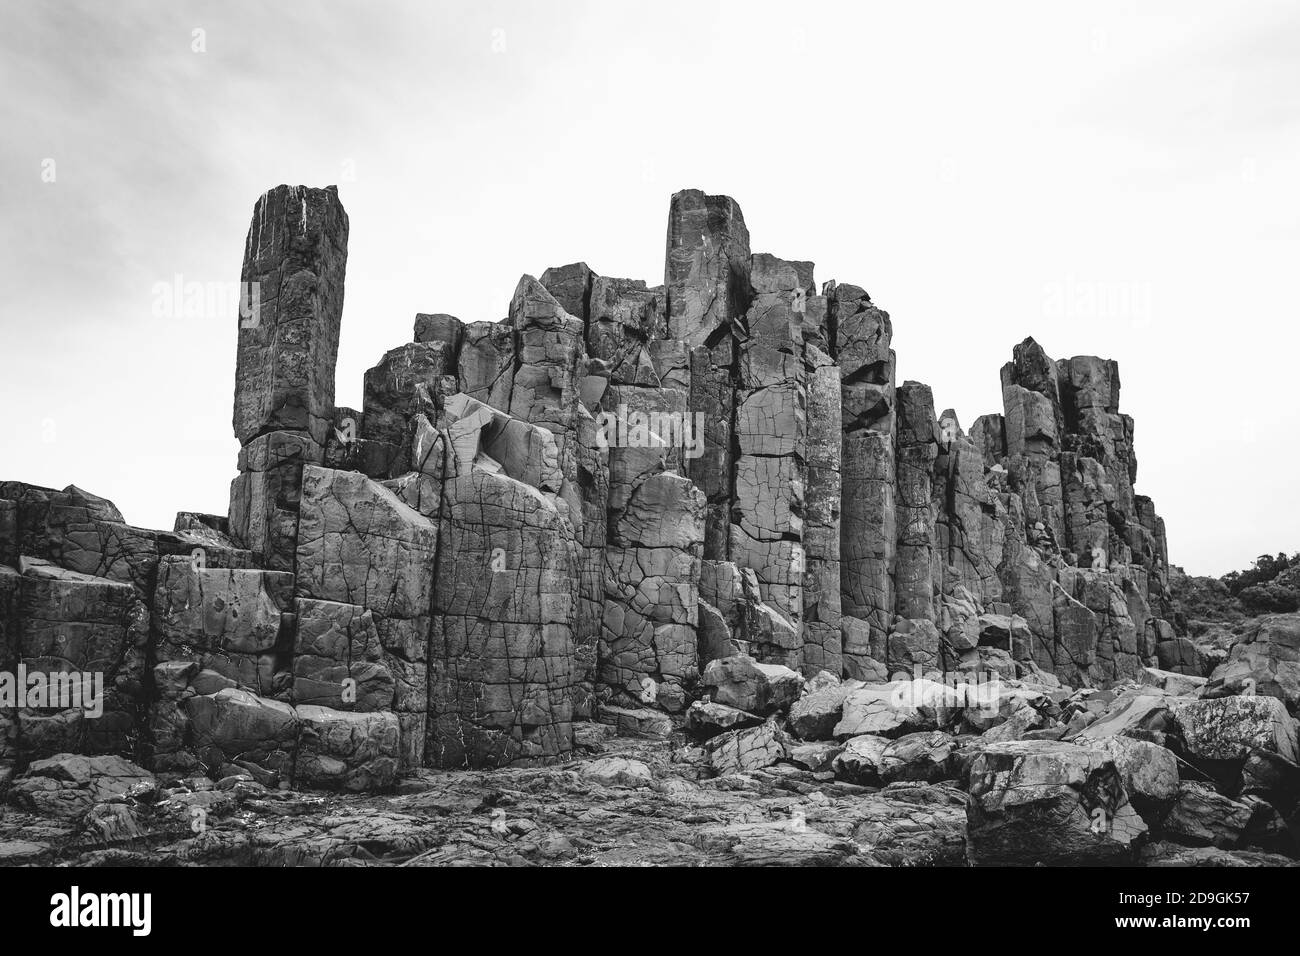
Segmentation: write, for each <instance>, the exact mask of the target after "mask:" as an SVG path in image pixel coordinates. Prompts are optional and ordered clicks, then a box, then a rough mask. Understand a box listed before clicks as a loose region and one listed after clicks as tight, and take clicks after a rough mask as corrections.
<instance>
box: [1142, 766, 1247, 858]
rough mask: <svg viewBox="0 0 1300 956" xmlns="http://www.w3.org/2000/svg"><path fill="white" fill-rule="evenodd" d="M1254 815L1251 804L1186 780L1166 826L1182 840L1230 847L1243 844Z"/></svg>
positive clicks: (1182, 841) (1204, 844)
mask: <svg viewBox="0 0 1300 956" xmlns="http://www.w3.org/2000/svg"><path fill="white" fill-rule="evenodd" d="M1253 815H1254V810H1253V808H1252V807H1250V806H1249V805H1248V804H1245V803H1239V802H1237V801H1236V800H1230V799H1228V798H1227V797H1225V796H1223V794H1221V793H1218V792H1217V791H1216V790H1215V789H1214V788H1213V787H1211V786H1209V785H1208V784H1205V783H1201V782H1199V781H1195V780H1184V781H1183V782H1182V783H1181V784H1179V786H1178V796H1177V799H1176V800H1175V801H1174V805H1173V808H1172V809H1171V810H1170V811H1169V815H1168V816H1166V817H1165V821H1164V827H1163V829H1164V833H1165V835H1166V836H1168V837H1170V838H1171V839H1173V840H1176V841H1178V842H1179V843H1186V844H1187V845H1189V846H1216V847H1219V848H1220V849H1223V850H1229V849H1232V848H1233V847H1236V846H1240V845H1241V841H1242V838H1243V837H1244V836H1245V833H1246V828H1247V827H1249V826H1250V820H1251V817H1252V816H1253Z"/></svg>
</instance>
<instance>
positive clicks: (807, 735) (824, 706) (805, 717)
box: [787, 684, 848, 740]
mask: <svg viewBox="0 0 1300 956" xmlns="http://www.w3.org/2000/svg"><path fill="white" fill-rule="evenodd" d="M847 694H848V688H846V687H844V686H842V685H838V684H837V685H833V686H829V687H823V688H821V689H820V690H816V691H813V692H812V693H810V694H805V695H804V696H803V697H801V698H799V699H798V700H797V701H795V703H794V705H793V706H791V708H790V713H789V715H788V718H787V719H788V721H789V726H790V731H791V732H792V733H793V734H794V735H795V736H796V737H798V738H799V739H800V740H830V739H831V738H832V737H833V736H834V732H835V725H836V724H838V723H839V722H840V717H841V715H842V714H843V711H844V698H845V696H846V695H847Z"/></svg>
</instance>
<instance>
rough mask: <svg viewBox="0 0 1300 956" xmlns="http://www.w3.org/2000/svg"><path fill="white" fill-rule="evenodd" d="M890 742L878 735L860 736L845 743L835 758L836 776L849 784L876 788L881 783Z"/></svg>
mask: <svg viewBox="0 0 1300 956" xmlns="http://www.w3.org/2000/svg"><path fill="white" fill-rule="evenodd" d="M888 746H889V740H888V739H886V738H884V737H881V736H879V735H877V734H860V735H859V736H857V737H851V738H850V739H849V740H847V741H845V743H844V749H843V750H842V751H841V752H840V754H839V756H837V757H836V758H835V761H834V763H833V765H832V766H833V769H834V770H835V776H836V777H837V778H838V779H840V780H846V781H848V782H849V783H858V784H863V785H866V786H875V785H878V784H879V783H880V767H881V761H882V760H883V759H884V755H885V748H886V747H888Z"/></svg>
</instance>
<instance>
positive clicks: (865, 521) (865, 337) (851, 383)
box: [826, 282, 897, 677]
mask: <svg viewBox="0 0 1300 956" xmlns="http://www.w3.org/2000/svg"><path fill="white" fill-rule="evenodd" d="M826 295H827V299H828V301H829V307H830V327H831V328H832V329H833V330H834V336H835V350H836V351H835V358H836V359H837V361H838V362H839V365H840V379H841V386H840V396H841V424H842V427H843V446H842V461H841V481H842V483H843V502H842V506H841V511H840V562H841V563H840V581H841V600H842V610H843V614H844V618H845V620H844V621H843V632H844V668H845V672H846V673H847V674H849V675H850V676H855V677H856V676H863V675H864V674H866V673H870V672H872V670H873V664H872V661H873V660H874V661H877V662H883V661H884V659H885V641H886V638H887V636H888V634H889V628H890V623H891V621H892V618H893V611H894V580H893V575H894V562H895V555H896V548H897V533H896V530H895V528H896V525H895V470H894V432H895V411H894V352H893V350H892V349H891V348H890V347H889V345H890V340H891V339H892V337H893V326H892V325H891V323H890V321H889V314H888V313H887V312H885V311H883V310H881V309H878V308H876V306H874V305H873V304H872V302H871V298H870V297H869V296H868V295H867V293H866V292H865V291H864V290H862V289H860V288H858V287H857V286H853V285H847V284H845V285H839V284H836V283H833V282H832V283H828V284H827V287H826Z"/></svg>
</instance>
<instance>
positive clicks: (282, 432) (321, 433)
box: [230, 186, 348, 571]
mask: <svg viewBox="0 0 1300 956" xmlns="http://www.w3.org/2000/svg"><path fill="white" fill-rule="evenodd" d="M347 244H348V217H347V213H346V212H344V211H343V206H342V204H341V203H340V202H339V198H338V191H337V189H335V187H333V186H330V187H328V188H325V189H309V188H307V187H305V186H277V187H276V188H274V189H271V190H268V191H267V192H266V193H264V194H263V195H262V197H261V198H260V199H259V200H258V201H257V205H256V206H255V207H254V209H253V221H252V223H251V224H250V226H249V230H248V238H247V240H246V241H245V244H244V265H243V270H242V273H241V281H242V283H243V293H244V294H243V295H242V296H241V308H240V312H241V315H240V320H239V342H238V352H237V356H236V362H235V407H234V419H233V424H234V430H235V437H236V438H238V439H239V443H240V445H241V452H240V460H239V469H240V473H239V475H238V476H237V477H236V478H235V480H234V481H233V482H232V484H231V488H230V516H231V523H230V524H231V528H230V530H231V536H232V537H233V538H234V539H235V541H236V542H237V543H238V544H240V545H241V546H242V547H246V548H249V549H250V550H252V551H253V552H254V554H255V555H256V556H257V557H258V558H259V559H260V560H261V562H262V563H263V564H264V565H265V566H266V567H268V568H271V569H274V570H286V571H287V570H292V569H293V560H294V547H295V545H294V541H295V538H296V528H297V514H298V505H299V498H300V495H301V488H302V469H303V466H304V465H306V464H311V463H319V462H320V461H321V460H322V453H323V448H324V444H325V441H326V438H327V436H328V433H329V431H330V428H331V424H332V417H333V411H334V366H335V360H336V358H337V356H338V344H339V325H340V322H341V319H342V314H343V281H344V273H345V271H346V267H347Z"/></svg>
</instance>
